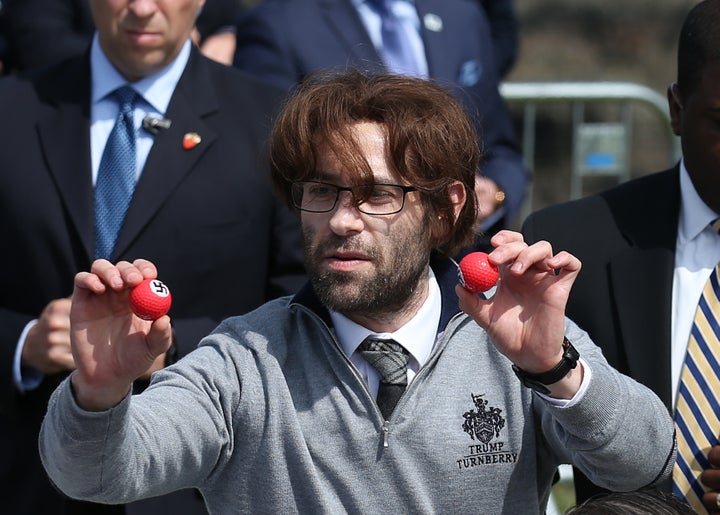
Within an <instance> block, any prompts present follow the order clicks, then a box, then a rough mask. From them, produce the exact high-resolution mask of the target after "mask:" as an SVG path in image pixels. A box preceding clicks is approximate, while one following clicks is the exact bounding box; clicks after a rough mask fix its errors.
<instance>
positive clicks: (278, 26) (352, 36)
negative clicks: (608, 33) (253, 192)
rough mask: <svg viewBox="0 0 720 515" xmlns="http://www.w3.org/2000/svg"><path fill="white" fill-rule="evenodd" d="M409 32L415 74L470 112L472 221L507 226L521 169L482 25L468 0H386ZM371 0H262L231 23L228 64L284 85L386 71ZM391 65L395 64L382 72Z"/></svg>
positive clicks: (520, 186) (520, 192)
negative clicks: (342, 73)
mask: <svg viewBox="0 0 720 515" xmlns="http://www.w3.org/2000/svg"><path fill="white" fill-rule="evenodd" d="M392 2H393V5H390V6H389V7H390V9H391V10H393V11H394V12H397V14H398V16H401V17H402V23H403V28H404V29H405V34H407V35H408V36H407V37H408V38H410V39H411V40H413V42H414V43H413V44H414V53H415V54H416V57H417V61H418V62H419V65H420V68H421V69H420V72H419V73H418V75H419V76H423V77H428V78H432V79H434V80H436V81H438V82H439V83H440V84H442V85H446V86H447V87H449V88H451V89H453V90H455V91H456V92H457V94H458V96H459V97H460V98H461V100H462V101H463V103H464V105H465V107H466V109H467V110H468V112H469V113H470V114H471V115H472V117H473V119H474V121H475V122H476V124H477V128H478V130H479V132H480V137H481V139H482V142H483V150H484V151H485V161H484V162H483V163H482V164H481V171H482V174H481V175H480V176H479V180H478V181H477V186H476V194H477V197H478V204H479V213H478V218H479V223H480V227H481V228H482V229H483V231H485V232H487V233H489V234H492V233H494V232H495V231H496V230H498V229H499V228H502V227H506V226H509V225H512V223H513V222H514V219H515V216H516V213H517V212H518V209H519V207H520V205H521V203H522V201H523V198H524V196H525V190H526V185H527V181H528V178H529V174H528V171H527V169H526V167H525V166H524V163H523V160H522V157H521V155H520V152H519V150H518V147H517V144H516V138H515V133H514V128H513V126H512V119H511V116H510V113H509V111H508V109H507V106H506V104H505V103H504V102H503V100H502V97H501V96H500V94H499V91H498V77H497V75H496V71H495V65H494V57H493V46H492V40H491V36H490V34H491V32H490V27H489V25H488V22H487V19H486V18H485V15H484V13H483V11H482V9H481V8H480V7H479V5H478V4H477V2H474V1H473V2H470V1H466V0H417V1H415V2H412V1H407V0H392ZM376 3H377V2H376V1H373V2H370V1H366V0H358V1H352V0H264V1H263V2H262V3H260V4H259V5H258V6H256V7H255V8H253V9H249V10H248V11H246V13H245V15H244V16H243V17H241V21H240V22H239V24H238V30H237V49H236V52H235V61H234V65H235V66H236V67H238V68H240V69H242V70H246V71H248V72H250V73H253V74H255V75H257V76H259V77H262V78H264V79H266V80H269V81H271V82H273V83H275V84H278V85H279V86H282V87H285V88H290V87H292V86H294V85H295V84H296V83H298V82H299V81H301V80H302V79H303V78H304V77H305V76H306V75H307V74H309V73H311V72H314V71H317V70H325V69H345V68H349V67H357V68H360V69H365V70H369V71H386V64H385V63H383V60H382V58H381V57H380V55H381V54H380V52H379V50H378V48H379V47H380V45H381V42H380V40H379V38H380V28H379V23H380V21H379V19H378V10H377V9H378V8H377V7H375V6H374V4H376ZM390 71H396V70H390Z"/></svg>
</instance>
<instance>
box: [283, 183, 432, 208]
mask: <svg viewBox="0 0 720 515" xmlns="http://www.w3.org/2000/svg"><path fill="white" fill-rule="evenodd" d="M305 184H322V185H323V186H330V187H332V188H335V190H336V192H335V201H334V202H333V204H332V207H330V208H329V209H322V210H317V209H305V208H303V207H301V206H300V203H301V201H298V199H297V198H296V191H297V192H298V193H299V194H300V197H301V199H302V189H303V187H304V185H305ZM374 186H390V187H393V188H399V189H400V190H402V202H401V203H400V207H399V208H398V209H396V210H395V211H390V212H388V213H369V212H367V211H364V210H363V208H362V205H363V203H364V202H357V196H356V195H355V192H354V191H353V190H354V188H350V187H348V186H338V185H337V184H332V183H330V182H324V181H294V182H292V183H291V184H290V197H291V199H292V203H293V206H295V207H296V208H297V209H299V210H300V211H305V212H306V213H329V212H330V211H332V210H333V209H335V207H336V206H337V203H338V200H339V199H340V192H342V191H349V192H350V195H352V198H353V204H354V205H355V207H356V208H357V210H358V211H360V212H361V213H364V214H366V215H372V216H387V215H394V214H397V213H399V212H400V211H402V210H403V208H404V207H405V196H406V195H407V194H408V193H410V192H412V191H419V190H418V188H416V187H415V186H404V185H402V184H388V183H376V184H373V187H374ZM296 188H299V189H297V190H296Z"/></svg>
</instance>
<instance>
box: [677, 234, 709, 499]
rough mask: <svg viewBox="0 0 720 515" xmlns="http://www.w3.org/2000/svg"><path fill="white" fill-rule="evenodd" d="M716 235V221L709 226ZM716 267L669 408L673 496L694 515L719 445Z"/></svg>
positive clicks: (696, 314) (691, 335) (691, 333)
mask: <svg viewBox="0 0 720 515" xmlns="http://www.w3.org/2000/svg"><path fill="white" fill-rule="evenodd" d="M712 226H713V229H715V230H716V231H720V220H716V221H715V222H713V225H712ZM719 268H720V264H718V266H717V267H715V270H713V271H712V273H711V274H710V278H709V279H708V281H707V283H706V284H705V288H704V289H703V292H702V295H701V296H700V302H699V303H698V308H697V311H696V313H695V319H694V321H693V326H692V330H691V332H690V340H689V341H688V347H687V352H686V354H685V363H684V365H683V369H682V373H681V375H680V388H679V390H678V397H677V403H676V406H675V425H676V428H677V443H678V457H677V462H676V464H675V468H674V470H673V493H675V495H677V496H679V497H682V498H684V499H686V500H687V501H688V503H689V504H690V505H691V506H692V507H693V508H694V509H695V510H696V511H697V512H698V513H707V511H708V510H707V508H705V506H704V505H703V502H702V497H703V494H704V493H705V492H706V491H707V488H706V487H704V486H703V484H702V483H701V482H700V473H701V472H702V471H703V470H704V469H709V468H712V467H711V465H710V463H709V461H708V457H707V456H708V452H709V451H710V449H711V448H712V447H713V446H715V445H718V444H720V440H719V439H718V437H719V435H720V271H719Z"/></svg>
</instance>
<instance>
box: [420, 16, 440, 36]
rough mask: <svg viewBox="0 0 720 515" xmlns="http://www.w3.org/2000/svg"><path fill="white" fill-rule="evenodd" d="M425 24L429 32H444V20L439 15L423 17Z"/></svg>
mask: <svg viewBox="0 0 720 515" xmlns="http://www.w3.org/2000/svg"><path fill="white" fill-rule="evenodd" d="M423 24H424V25H425V28H426V29H427V30H430V31H432V32H441V31H442V30H443V21H442V18H441V17H440V16H438V15H437V14H433V13H427V14H426V15H425V16H424V17H423Z"/></svg>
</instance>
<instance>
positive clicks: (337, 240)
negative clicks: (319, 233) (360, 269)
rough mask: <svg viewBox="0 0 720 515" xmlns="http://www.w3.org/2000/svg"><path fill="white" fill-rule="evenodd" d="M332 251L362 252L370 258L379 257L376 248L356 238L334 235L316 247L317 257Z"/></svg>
mask: <svg viewBox="0 0 720 515" xmlns="http://www.w3.org/2000/svg"><path fill="white" fill-rule="evenodd" d="M331 251H339V252H360V253H362V254H365V255H367V256H370V257H376V256H377V251H376V250H375V248H374V247H372V246H369V245H366V244H365V243H363V242H362V241H361V240H360V238H358V237H356V236H338V235H332V236H330V237H329V238H327V239H325V240H323V241H322V242H319V243H318V245H317V247H315V254H316V255H324V254H326V253H327V252H331Z"/></svg>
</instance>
